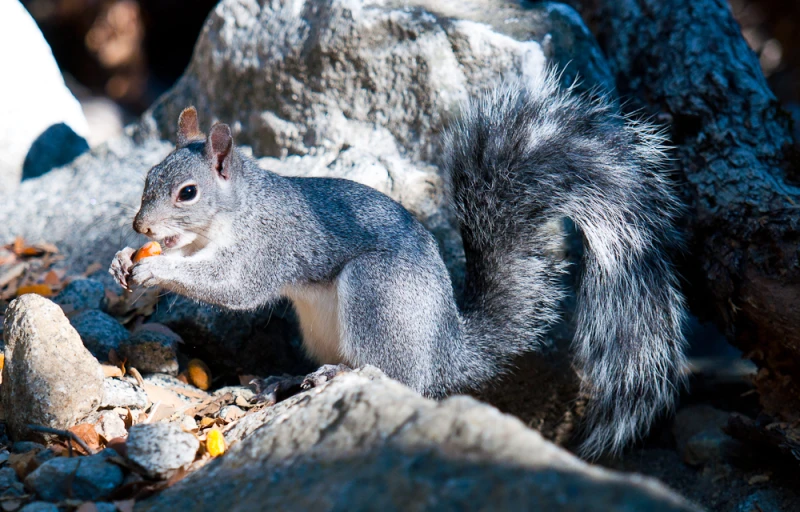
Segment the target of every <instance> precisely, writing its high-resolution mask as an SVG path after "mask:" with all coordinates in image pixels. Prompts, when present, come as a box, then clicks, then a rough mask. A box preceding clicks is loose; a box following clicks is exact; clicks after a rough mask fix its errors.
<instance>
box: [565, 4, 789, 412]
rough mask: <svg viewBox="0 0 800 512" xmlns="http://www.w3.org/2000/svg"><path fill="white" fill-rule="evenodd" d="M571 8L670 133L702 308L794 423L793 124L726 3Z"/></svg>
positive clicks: (696, 298)
mask: <svg viewBox="0 0 800 512" xmlns="http://www.w3.org/2000/svg"><path fill="white" fill-rule="evenodd" d="M571 3H572V5H573V6H574V7H575V8H576V9H578V10H579V11H580V12H581V13H582V15H583V17H584V18H585V19H586V21H587V23H588V24H589V25H590V26H591V27H592V28H593V29H594V31H595V33H596V35H597V37H598V40H599V42H600V44H601V46H602V47H603V49H604V50H605V52H606V55H607V57H608V59H609V61H610V64H611V67H612V70H613V72H614V74H615V77H616V83H617V87H618V88H619V91H620V93H621V95H622V98H623V99H628V100H630V103H629V106H633V107H643V108H644V109H645V110H646V111H648V112H654V113H658V114H660V115H661V119H664V120H667V121H668V122H669V123H670V126H671V133H672V142H673V144H674V145H675V146H676V150H675V153H674V156H675V158H676V162H675V164H676V168H677V169H678V170H680V171H681V173H682V176H681V178H680V179H681V180H683V185H684V193H685V194H686V197H687V200H688V202H689V204H690V205H691V208H690V215H689V219H688V220H687V222H688V232H689V234H690V249H691V256H690V257H689V258H690V261H689V263H688V264H687V265H686V266H685V268H686V272H685V273H687V274H690V275H688V276H687V277H689V280H690V281H691V283H692V286H693V287H696V288H697V289H694V290H693V291H692V292H691V296H690V301H691V303H692V308H693V310H695V311H696V312H698V313H700V314H701V315H705V316H707V315H709V314H710V315H712V316H713V318H714V319H715V320H716V322H717V324H718V325H719V326H720V327H722V328H723V330H724V331H725V332H726V333H727V335H728V336H729V338H730V339H731V340H732V341H733V342H734V343H736V344H737V345H739V346H740V347H742V348H743V349H744V350H745V351H746V353H747V354H748V356H749V357H751V358H752V359H754V360H755V361H756V362H757V363H758V364H759V365H760V366H762V368H763V369H762V371H761V372H760V373H759V379H757V380H758V382H759V384H760V385H759V388H760V391H761V392H762V401H763V403H764V405H765V407H766V408H767V409H768V410H771V411H772V412H778V411H779V410H780V411H782V412H784V416H785V414H786V411H788V410H791V408H790V407H787V405H788V403H787V402H786V400H787V398H790V397H794V399H796V400H797V399H798V398H800V395H799V394H798V393H797V392H798V389H800V387H799V386H798V383H800V261H799V260H800V247H799V246H798V242H800V188H798V186H797V184H796V182H795V183H794V184H793V183H792V180H797V179H798V177H800V173H798V169H800V165H798V162H799V161H800V159H799V158H798V150H797V147H796V145H795V141H793V139H792V134H791V121H790V118H789V116H788V115H787V114H786V113H785V112H783V110H782V109H781V108H780V106H779V104H778V102H777V100H776V99H775V96H774V95H773V94H772V92H771V91H770V90H769V88H768V86H767V83H766V80H765V79H764V76H763V74H762V72H761V69H760V67H759V62H758V59H757V58H756V56H755V54H754V53H753V52H752V51H751V50H750V49H749V48H748V46H747V44H746V42H745V41H744V39H743V38H742V36H741V32H740V29H739V25H738V24H737V22H736V21H735V20H734V18H733V15H732V13H731V11H730V8H729V6H728V4H727V2H725V0H671V1H667V2H665V1H663V0H589V1H583V2H581V1H578V0H573V1H572V2H571ZM792 377H793V378H794V382H792V380H791V379H792ZM777 397H780V402H776V401H775V399H776V398H777ZM798 401H800V400H798ZM795 404H797V402H795ZM794 411H795V412H794V414H800V409H797V408H794ZM786 419H789V418H786Z"/></svg>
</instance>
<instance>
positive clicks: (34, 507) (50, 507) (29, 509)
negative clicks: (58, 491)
mask: <svg viewBox="0 0 800 512" xmlns="http://www.w3.org/2000/svg"><path fill="white" fill-rule="evenodd" d="M19 512H58V506H57V505H56V504H55V503H48V502H46V501H32V502H30V503H28V504H27V505H25V506H24V507H22V508H21V509H19Z"/></svg>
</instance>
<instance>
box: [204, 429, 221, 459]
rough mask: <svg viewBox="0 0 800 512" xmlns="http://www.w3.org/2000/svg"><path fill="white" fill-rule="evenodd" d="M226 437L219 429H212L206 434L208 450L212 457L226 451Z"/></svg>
mask: <svg viewBox="0 0 800 512" xmlns="http://www.w3.org/2000/svg"><path fill="white" fill-rule="evenodd" d="M225 448H226V446H225V437H224V436H223V435H222V432H220V431H219V430H218V429H216V428H215V429H213V430H211V431H210V432H209V433H208V435H207V436H206V450H207V451H208V454H209V455H211V456H212V457H218V456H220V455H222V454H223V453H225Z"/></svg>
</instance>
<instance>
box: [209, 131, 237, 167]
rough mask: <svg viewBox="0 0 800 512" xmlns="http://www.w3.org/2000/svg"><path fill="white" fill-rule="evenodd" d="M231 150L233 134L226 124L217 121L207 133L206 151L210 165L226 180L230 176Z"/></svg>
mask: <svg viewBox="0 0 800 512" xmlns="http://www.w3.org/2000/svg"><path fill="white" fill-rule="evenodd" d="M232 150H233V134H232V133H231V127H230V126H228V125H227V124H221V123H217V124H215V125H214V126H212V127H211V133H209V134H208V142H207V143H206V151H207V152H208V159H209V160H211V165H212V166H213V167H214V170H215V171H217V172H218V173H219V175H220V176H222V177H223V178H225V179H226V180H227V179H228V178H230V177H231V166H230V163H231V159H230V155H231V151H232Z"/></svg>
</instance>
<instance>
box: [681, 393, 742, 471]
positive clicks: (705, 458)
mask: <svg viewBox="0 0 800 512" xmlns="http://www.w3.org/2000/svg"><path fill="white" fill-rule="evenodd" d="M729 416H730V414H729V413H727V412H724V411H720V410H719V409H714V408H713V407H710V406H708V405H697V406H692V407H685V408H683V409H681V410H680V411H678V413H677V414H676V415H675V419H674V420H673V424H672V433H673V435H674V436H675V444H676V446H677V448H678V453H679V454H680V455H681V458H682V459H683V461H684V462H685V463H687V464H689V465H691V466H702V465H705V464H712V463H716V462H720V461H723V460H724V459H725V456H726V454H729V453H731V452H732V451H733V450H734V449H735V447H736V446H737V444H738V443H737V441H736V440H734V439H733V438H731V437H730V436H728V435H727V434H726V433H725V432H723V430H722V428H723V427H725V426H726V425H727V424H728V417H729Z"/></svg>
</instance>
